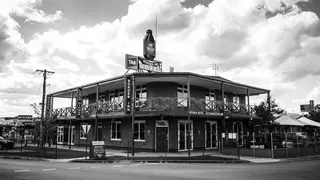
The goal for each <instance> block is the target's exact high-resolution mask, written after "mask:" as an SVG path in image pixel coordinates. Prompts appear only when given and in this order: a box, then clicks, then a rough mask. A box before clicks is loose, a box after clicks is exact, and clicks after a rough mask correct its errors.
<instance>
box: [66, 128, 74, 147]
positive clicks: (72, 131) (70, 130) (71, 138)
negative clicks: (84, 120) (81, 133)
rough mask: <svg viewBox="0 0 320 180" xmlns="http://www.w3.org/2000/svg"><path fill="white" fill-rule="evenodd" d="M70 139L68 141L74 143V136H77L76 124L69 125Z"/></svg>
mask: <svg viewBox="0 0 320 180" xmlns="http://www.w3.org/2000/svg"><path fill="white" fill-rule="evenodd" d="M69 132H70V133H69V141H68V143H71V145H74V137H75V134H76V128H75V126H71V128H70V126H69Z"/></svg>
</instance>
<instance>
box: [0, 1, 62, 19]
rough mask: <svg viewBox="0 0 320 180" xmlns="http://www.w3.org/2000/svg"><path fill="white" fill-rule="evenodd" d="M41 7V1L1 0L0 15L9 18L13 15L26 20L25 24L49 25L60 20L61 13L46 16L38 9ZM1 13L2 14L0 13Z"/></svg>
mask: <svg viewBox="0 0 320 180" xmlns="http://www.w3.org/2000/svg"><path fill="white" fill-rule="evenodd" d="M41 5H42V0H2V1H1V7H0V14H2V15H5V16H10V15H12V14H15V15H17V16H20V17H24V18H26V22H30V21H31V22H40V23H51V22H55V21H58V20H60V19H61V18H62V11H60V10H58V11H56V12H55V14H49V15H47V14H46V13H45V12H44V11H42V10H40V9H38V7H40V6H41ZM1 12H2V13H1Z"/></svg>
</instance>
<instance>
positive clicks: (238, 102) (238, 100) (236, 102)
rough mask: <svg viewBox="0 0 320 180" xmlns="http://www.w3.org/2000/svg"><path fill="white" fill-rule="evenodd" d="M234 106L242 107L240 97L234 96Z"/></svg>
mask: <svg viewBox="0 0 320 180" xmlns="http://www.w3.org/2000/svg"><path fill="white" fill-rule="evenodd" d="M233 104H234V106H235V107H236V108H239V106H240V96H238V95H235V96H233Z"/></svg>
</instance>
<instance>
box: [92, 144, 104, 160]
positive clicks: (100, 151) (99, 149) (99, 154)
mask: <svg viewBox="0 0 320 180" xmlns="http://www.w3.org/2000/svg"><path fill="white" fill-rule="evenodd" d="M104 145H105V143H104V141H92V150H93V156H94V158H98V159H101V158H104V157H105V152H106V149H105V147H104Z"/></svg>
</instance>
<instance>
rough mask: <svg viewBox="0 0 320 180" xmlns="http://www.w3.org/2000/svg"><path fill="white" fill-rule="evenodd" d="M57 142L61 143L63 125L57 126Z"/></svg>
mask: <svg viewBox="0 0 320 180" xmlns="http://www.w3.org/2000/svg"><path fill="white" fill-rule="evenodd" d="M57 143H58V144H63V126H58V132H57Z"/></svg>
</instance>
